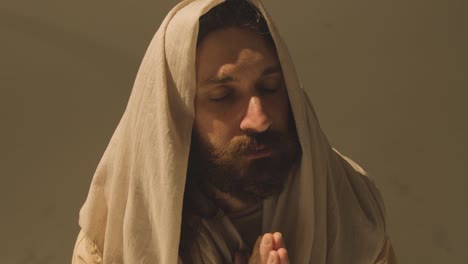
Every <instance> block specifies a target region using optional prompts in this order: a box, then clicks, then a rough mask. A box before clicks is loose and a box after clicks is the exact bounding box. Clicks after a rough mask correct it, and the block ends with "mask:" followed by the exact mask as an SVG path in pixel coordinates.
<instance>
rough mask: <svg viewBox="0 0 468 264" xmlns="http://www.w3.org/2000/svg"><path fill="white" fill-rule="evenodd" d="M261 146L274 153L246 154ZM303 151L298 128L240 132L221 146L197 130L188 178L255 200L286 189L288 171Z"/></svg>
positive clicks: (203, 184)
mask: <svg viewBox="0 0 468 264" xmlns="http://www.w3.org/2000/svg"><path fill="white" fill-rule="evenodd" d="M258 146H266V147H267V148H269V149H270V150H271V151H272V154H271V155H270V156H267V157H264V158H258V159H253V160H247V159H246V158H245V155H247V154H249V153H251V152H252V151H254V150H255V149H257V147H258ZM299 155H300V146H299V142H298V139H297V135H296V131H295V129H290V131H288V133H280V132H276V131H271V130H268V131H266V132H263V133H256V134H249V135H243V136H238V137H236V138H234V139H233V140H231V141H230V142H229V143H228V144H226V145H224V146H220V147H214V146H212V145H211V144H209V143H207V142H204V141H203V140H202V139H201V138H200V136H199V135H198V134H197V133H196V131H194V132H193V133H192V145H191V148H190V158H189V168H188V178H189V179H190V181H192V180H195V181H196V182H197V183H198V184H200V185H201V186H202V188H203V186H205V187H206V186H207V185H210V186H214V187H215V188H216V189H218V190H220V191H222V192H224V193H229V194H230V195H231V196H233V197H236V198H238V199H240V200H241V201H244V202H248V203H252V202H253V203H255V202H259V201H261V200H263V199H265V198H267V197H268V196H271V195H275V194H279V193H280V192H281V191H282V190H283V187H284V183H285V180H286V178H287V176H288V173H289V171H290V170H291V168H292V166H293V164H294V162H295V161H296V160H297V158H298V156H299Z"/></svg>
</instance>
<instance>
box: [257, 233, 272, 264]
mask: <svg viewBox="0 0 468 264" xmlns="http://www.w3.org/2000/svg"><path fill="white" fill-rule="evenodd" d="M274 246H275V245H274V241H273V235H272V234H270V233H266V234H264V235H263V237H262V242H261V243H260V259H261V263H266V262H267V260H268V257H269V255H270V251H272V250H273V247H274Z"/></svg>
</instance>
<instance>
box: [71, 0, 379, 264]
mask: <svg viewBox="0 0 468 264" xmlns="http://www.w3.org/2000/svg"><path fill="white" fill-rule="evenodd" d="M221 2H222V0H185V1H182V2H181V3H179V4H178V5H177V6H175V7H174V8H173V9H172V10H171V11H170V12H169V14H168V15H167V17H166V18H165V20H164V21H163V22H162V24H161V26H160V28H159V30H158V31H157V33H156V35H155V36H154V38H153V40H152V41H151V44H150V45H149V48H148V50H147V52H146V54H145V57H144V59H143V62H142V64H141V67H140V69H139V71H138V74H137V77H136V80H135V84H134V87H133V90H132V94H131V96H130V99H129V102H128V105H127V108H126V110H125V112H124V115H123V117H122V119H121V121H120V123H119V125H118V127H117V129H116V131H115V132H114V135H113V136H112V139H111V141H110V143H109V145H108V147H107V149H106V151H105V153H104V155H103V157H102V160H101V162H100V163H99V165H98V168H97V170H96V172H95V175H94V178H93V180H92V183H91V187H90V190H89V194H88V197H87V199H86V202H85V204H84V205H83V207H82V209H81V211H80V220H79V224H80V226H81V228H82V231H83V233H84V235H85V236H86V237H87V238H88V239H90V240H91V241H94V243H95V244H96V245H97V247H98V249H99V250H100V252H102V254H103V256H102V257H103V263H141V264H143V263H177V262H178V261H179V256H178V247H179V239H180V232H181V218H182V202H183V195H184V187H185V181H186V174H187V162H188V155H189V149H190V143H191V142H190V140H191V133H192V125H193V121H194V107H193V102H194V95H195V89H196V76H195V55H196V44H197V43H196V41H197V34H198V20H199V18H200V16H202V15H203V14H205V13H206V12H208V11H209V10H210V9H211V8H213V7H214V6H216V5H218V4H220V3H221ZM251 3H252V4H253V5H255V6H256V7H257V8H258V10H259V11H260V12H261V13H262V14H263V16H264V17H265V19H266V21H267V23H268V26H269V28H270V32H271V34H272V37H273V40H274V42H275V45H276V49H277V54H278V58H279V61H280V63H281V67H282V69H283V75H284V78H285V82H286V86H287V91H288V95H289V100H290V103H291V109H292V112H293V115H294V119H295V123H296V129H297V134H298V137H299V141H300V145H301V148H302V157H301V160H300V161H299V164H298V167H297V169H296V170H295V171H294V175H290V177H289V180H288V182H287V184H286V186H285V190H284V191H283V192H282V193H281V194H280V195H279V196H278V197H274V198H269V199H267V200H265V201H264V205H263V227H262V228H263V232H275V231H279V232H282V234H283V237H284V239H285V242H286V246H287V249H288V253H289V256H290V258H291V263H313V264H322V263H330V264H334V263H336V264H338V263H360V264H362V263H376V261H377V259H378V257H379V254H381V252H382V250H384V248H385V246H386V245H387V243H388V241H387V237H386V231H385V220H384V211H383V208H384V206H383V202H382V199H381V197H380V194H379V191H378V190H377V189H376V187H375V185H374V184H373V182H372V181H371V179H369V178H368V177H367V176H366V174H365V172H364V171H363V170H362V169H361V168H360V167H359V166H358V165H357V164H355V163H354V162H352V161H351V160H350V159H348V158H346V157H344V156H343V155H341V154H340V153H338V152H337V151H335V150H334V149H333V148H332V147H331V146H330V144H329V143H328V141H327V139H326V137H325V135H324V134H323V133H322V131H321V129H320V126H319V124H318V121H317V117H316V115H315V112H314V110H313V108H312V105H311V103H310V101H309V100H308V97H307V95H306V93H305V91H304V89H303V88H302V86H301V84H300V82H299V80H298V78H297V75H296V71H295V69H294V65H293V63H292V60H291V58H290V56H289V54H288V51H287V49H286V46H285V45H284V44H283V42H282V40H281V38H280V36H279V34H278V31H277V30H276V28H275V26H274V24H273V22H272V21H271V19H270V16H269V15H268V13H267V12H266V11H265V9H264V7H263V5H262V4H261V2H260V1H258V0H252V1H251ZM210 221H211V222H213V221H214V220H210ZM217 224H219V223H217ZM204 225H205V227H206V229H210V228H211V227H212V226H213V225H216V223H210V222H209V221H207V222H204ZM200 236H201V238H200V239H203V240H206V243H205V244H204V245H205V248H200V251H201V252H200V259H199V260H196V261H195V260H194V262H197V263H198V262H204V263H210V262H212V261H214V260H213V259H220V258H216V256H215V255H216V254H218V253H216V252H217V251H216V250H213V249H210V245H214V244H216V243H217V242H216V241H210V239H211V236H208V235H206V233H203V232H202V233H201V234H200ZM218 239H219V238H218ZM220 239H222V238H220ZM211 240H212V239H211ZM204 251H207V252H210V253H209V254H205V253H204ZM233 253H234V252H229V251H223V253H220V254H224V255H228V256H225V258H229V254H233ZM204 256H205V257H204ZM207 256H211V257H207ZM213 256H215V257H214V258H213ZM210 259H211V260H210ZM231 259H232V256H231Z"/></svg>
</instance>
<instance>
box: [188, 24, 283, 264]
mask: <svg viewBox="0 0 468 264" xmlns="http://www.w3.org/2000/svg"><path fill="white" fill-rule="evenodd" d="M196 66H197V91H196V95H195V123H194V129H195V130H196V131H197V133H198V134H199V135H200V137H202V139H203V141H205V142H208V143H209V144H211V145H212V146H214V147H216V146H223V145H225V144H227V143H229V142H230V141H232V140H235V139H236V137H240V136H244V135H247V134H252V133H262V132H265V131H267V130H273V131H278V132H283V133H285V134H287V132H288V127H289V123H288V122H289V100H288V95H287V91H286V87H285V84H284V79H283V74H282V71H281V67H280V64H279V61H278V58H277V55H276V51H275V50H274V48H272V47H271V46H269V45H268V44H267V43H266V42H265V41H264V39H263V37H262V36H260V35H259V34H258V33H255V32H253V31H249V30H246V29H240V28H234V27H233V28H225V29H222V30H217V31H214V32H211V33H209V34H208V35H207V36H206V37H205V38H204V39H203V40H202V41H201V43H199V45H198V47H197V65H196ZM262 155H268V153H266V154H265V153H261V152H259V153H254V155H250V156H247V155H246V156H245V157H241V159H245V162H249V160H252V159H256V158H261V157H262ZM217 196H218V198H220V199H222V200H223V202H224V205H225V206H226V205H227V206H228V207H230V208H229V209H230V211H231V212H235V211H238V210H243V209H245V208H247V207H249V206H250V204H248V203H246V202H243V201H241V200H239V199H236V198H235V197H232V196H230V195H229V194H226V193H222V192H219V191H217ZM235 263H282V264H284V263H289V260H288V256H287V251H286V248H285V245H284V242H283V239H282V237H281V234H280V233H267V234H264V235H262V236H260V237H259V239H258V240H257V243H256V244H255V246H254V248H253V250H252V255H251V256H250V258H248V259H247V256H244V255H242V254H241V253H237V254H236V256H235Z"/></svg>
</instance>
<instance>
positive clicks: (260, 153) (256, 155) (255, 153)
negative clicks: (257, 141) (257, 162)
mask: <svg viewBox="0 0 468 264" xmlns="http://www.w3.org/2000/svg"><path fill="white" fill-rule="evenodd" d="M271 154H272V150H271V148H270V147H268V146H266V145H253V146H252V147H251V148H250V149H249V151H247V153H246V157H247V158H248V159H260V158H265V157H269V156H271Z"/></svg>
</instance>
